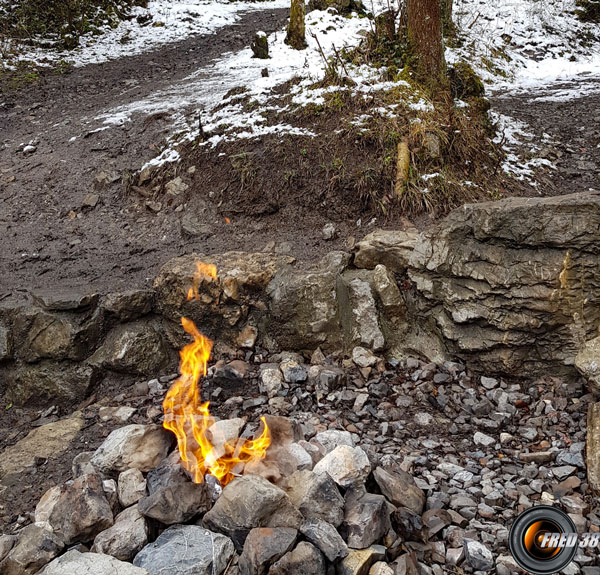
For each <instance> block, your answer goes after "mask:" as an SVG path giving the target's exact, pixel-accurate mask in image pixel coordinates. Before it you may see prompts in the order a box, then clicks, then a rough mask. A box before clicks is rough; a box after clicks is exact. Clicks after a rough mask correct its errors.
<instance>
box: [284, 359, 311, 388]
mask: <svg viewBox="0 0 600 575" xmlns="http://www.w3.org/2000/svg"><path fill="white" fill-rule="evenodd" d="M279 368H280V369H281V373H283V379H284V380H285V381H286V382H287V383H301V382H303V381H306V379H307V378H308V371H307V370H306V367H304V365H302V364H301V363H298V362H297V361H294V360H290V361H284V362H283V363H281V364H280V366H279Z"/></svg>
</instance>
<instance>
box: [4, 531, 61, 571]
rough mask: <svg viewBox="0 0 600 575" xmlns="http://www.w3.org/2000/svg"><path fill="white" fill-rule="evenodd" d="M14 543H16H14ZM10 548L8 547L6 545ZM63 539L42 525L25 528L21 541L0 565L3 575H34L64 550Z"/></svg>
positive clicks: (20, 536)
mask: <svg viewBox="0 0 600 575" xmlns="http://www.w3.org/2000/svg"><path fill="white" fill-rule="evenodd" d="M13 543H14V542H13ZM5 545H6V546H7V547H8V545H7V544H6V543H5ZM64 547H65V543H64V540H63V538H62V537H61V536H60V535H58V534H56V533H53V532H52V531H50V530H49V529H47V528H46V527H44V526H42V525H37V524H35V523H34V524H32V525H28V526H27V527H25V528H23V530H22V531H21V533H20V534H19V540H18V542H17V543H15V544H14V546H12V548H11V549H10V551H9V552H8V555H7V556H6V558H5V559H4V560H3V561H2V562H1V563H0V573H2V575H33V574H34V573H37V572H38V571H39V570H40V569H41V568H42V567H44V565H46V564H47V563H49V562H50V561H52V559H54V558H55V557H56V556H57V555H58V554H59V553H61V551H62V550H63V549H64Z"/></svg>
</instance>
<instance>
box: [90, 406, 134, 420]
mask: <svg viewBox="0 0 600 575" xmlns="http://www.w3.org/2000/svg"><path fill="white" fill-rule="evenodd" d="M136 411H137V410H136V409H135V407H127V406H126V405H123V406H121V407H101V408H100V410H99V411H98V415H99V416H100V419H101V420H102V421H110V420H111V419H112V420H113V421H116V422H117V423H127V422H128V421H129V420H130V419H131V418H132V416H133V414H134V413H135V412H136Z"/></svg>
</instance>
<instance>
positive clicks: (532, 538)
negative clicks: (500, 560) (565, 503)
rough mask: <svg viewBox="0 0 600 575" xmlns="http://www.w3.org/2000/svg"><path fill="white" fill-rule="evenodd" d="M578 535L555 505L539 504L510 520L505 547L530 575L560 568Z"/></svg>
mask: <svg viewBox="0 0 600 575" xmlns="http://www.w3.org/2000/svg"><path fill="white" fill-rule="evenodd" d="M577 541H578V535H577V532H576V530H575V525H574V523H573V521H572V520H571V518H570V517H569V516H568V515H567V514H566V513H564V512H563V511H561V510H560V509H556V508H555V507H549V506H547V505H540V506H538V507H531V508H530V509H527V510H526V511H524V512H523V513H521V514H520V515H519V516H518V517H517V518H516V519H515V522H514V523H513V525H512V527H511V529H510V535H509V536H508V546H509V548H510V552H511V553H512V556H513V557H514V559H515V561H516V562H517V563H518V564H519V567H521V568H522V569H524V570H525V571H529V572H530V573H533V574H534V575H550V574H552V573H556V572H558V571H560V570H561V569H564V568H565V567H566V566H567V565H568V564H569V563H570V562H571V561H572V560H573V557H574V556H575V553H576V552H577Z"/></svg>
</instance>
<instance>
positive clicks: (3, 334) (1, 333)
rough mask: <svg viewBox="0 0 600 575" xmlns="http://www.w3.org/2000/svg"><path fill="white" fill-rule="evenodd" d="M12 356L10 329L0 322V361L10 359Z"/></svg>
mask: <svg viewBox="0 0 600 575" xmlns="http://www.w3.org/2000/svg"><path fill="white" fill-rule="evenodd" d="M12 356H13V343H12V335H11V333H10V331H9V330H8V329H7V328H6V327H4V326H3V325H2V324H0V361H4V360H6V359H11V358H12Z"/></svg>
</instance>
